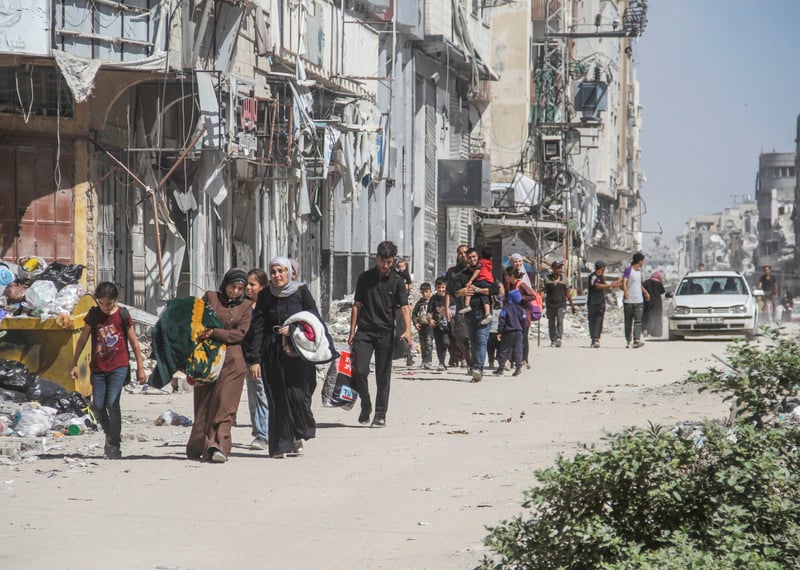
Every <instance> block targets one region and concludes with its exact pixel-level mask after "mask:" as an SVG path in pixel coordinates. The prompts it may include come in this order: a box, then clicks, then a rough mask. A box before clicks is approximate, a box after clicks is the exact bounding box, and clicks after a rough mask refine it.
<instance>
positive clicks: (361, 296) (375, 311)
mask: <svg viewBox="0 0 800 570" xmlns="http://www.w3.org/2000/svg"><path fill="white" fill-rule="evenodd" d="M396 256H397V246H396V245H395V244H393V243H392V242H390V241H382V242H381V243H379V244H378V252H377V256H376V264H375V267H373V268H372V269H368V270H367V271H364V272H363V273H362V274H361V275H359V277H358V281H357V282H356V292H355V295H354V297H353V309H352V311H351V314H350V336H349V337H348V339H347V343H348V344H349V345H350V346H351V348H352V358H353V381H354V384H355V388H356V391H358V393H359V395H360V396H361V415H360V416H358V422H359V423H360V424H363V425H366V424H368V423H369V417H370V414H372V401H371V399H370V396H369V382H368V379H367V378H368V376H369V363H370V361H371V360H372V353H373V351H374V352H375V381H376V384H377V387H378V388H377V392H376V394H375V417H374V418H373V420H372V426H373V427H384V426H385V425H386V410H387V408H388V407H389V385H390V382H391V377H392V350H393V348H394V332H395V310H396V309H398V308H400V309H401V311H402V314H403V324H404V326H405V330H404V332H403V333H402V334H401V335H400V338H401V339H403V341H405V342H407V343H408V344H409V345H410V344H411V310H410V307H409V305H408V290H407V289H406V285H405V281H404V280H403V278H402V277H400V276H399V275H398V274H397V272H396V271H394V270H393V265H394V258H395V257H396Z"/></svg>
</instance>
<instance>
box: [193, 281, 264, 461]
mask: <svg viewBox="0 0 800 570" xmlns="http://www.w3.org/2000/svg"><path fill="white" fill-rule="evenodd" d="M246 285H247V273H246V272H245V271H244V269H239V268H238V267H237V268H234V269H231V270H230V271H228V272H227V273H226V274H225V277H223V279H222V283H221V284H220V286H219V290H218V291H206V293H205V295H203V300H204V301H206V302H207V303H208V304H209V306H210V307H211V308H212V309H213V310H214V311H215V312H216V313H217V316H218V317H219V319H220V321H222V323H223V327H222V328H213V329H206V330H205V331H204V332H202V333H201V334H200V335H199V337H198V339H197V340H204V339H212V340H215V341H218V342H223V343H225V345H226V351H225V362H224V364H223V365H222V370H221V371H220V374H219V377H218V378H217V380H216V382H213V383H211V384H201V383H198V384H197V385H196V386H195V387H194V424H193V425H192V433H191V435H189V442H188V443H187V444H186V456H187V457H188V458H189V459H201V460H202V459H207V460H209V461H212V462H214V463H225V462H226V461H227V460H228V456H229V455H230V452H231V425H232V424H233V418H234V416H235V415H236V410H237V409H238V407H239V399H240V398H241V395H242V388H243V385H244V376H245V372H246V371H247V367H246V365H245V361H244V355H243V353H242V347H241V343H242V341H243V340H244V337H245V335H246V334H247V331H248V329H249V328H250V317H251V314H252V303H251V302H250V301H249V300H247V298H246V297H245V287H246Z"/></svg>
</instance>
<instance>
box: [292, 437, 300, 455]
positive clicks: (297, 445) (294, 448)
mask: <svg viewBox="0 0 800 570" xmlns="http://www.w3.org/2000/svg"><path fill="white" fill-rule="evenodd" d="M292 451H293V452H294V453H295V454H296V455H302V454H303V440H302V439H295V440H294V444H293V445H292Z"/></svg>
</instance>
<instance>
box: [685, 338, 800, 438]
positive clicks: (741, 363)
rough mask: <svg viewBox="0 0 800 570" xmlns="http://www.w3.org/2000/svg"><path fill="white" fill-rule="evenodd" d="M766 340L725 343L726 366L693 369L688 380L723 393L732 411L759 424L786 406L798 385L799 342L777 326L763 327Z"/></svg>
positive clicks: (799, 381)
mask: <svg viewBox="0 0 800 570" xmlns="http://www.w3.org/2000/svg"><path fill="white" fill-rule="evenodd" d="M765 332H766V335H767V337H768V339H769V342H768V344H767V345H766V346H760V345H758V344H757V343H754V342H752V341H744V340H737V341H735V342H733V343H731V344H730V345H728V348H727V353H728V354H729V357H730V362H729V367H728V368H724V369H721V368H716V367H714V368H710V369H708V370H707V371H705V372H693V373H691V374H690V376H689V380H690V381H691V382H695V383H698V384H701V386H700V391H703V390H711V391H712V392H714V393H724V394H727V395H726V396H725V398H723V400H724V401H730V400H733V406H732V412H733V413H732V415H733V417H734V419H741V420H743V421H747V422H753V423H755V424H757V425H763V424H764V423H765V422H766V421H769V420H770V419H771V418H773V417H774V415H775V414H776V413H777V412H780V411H782V410H784V409H785V408H786V405H787V400H789V399H790V398H793V397H794V396H795V395H796V394H797V391H798V387H800V343H798V338H796V337H795V338H790V337H787V336H786V335H784V334H783V332H782V330H781V329H779V328H773V329H767V330H766V331H765Z"/></svg>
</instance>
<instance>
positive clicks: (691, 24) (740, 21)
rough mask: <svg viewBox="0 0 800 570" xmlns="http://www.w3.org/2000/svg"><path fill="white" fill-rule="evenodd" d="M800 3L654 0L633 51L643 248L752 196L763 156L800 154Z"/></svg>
mask: <svg viewBox="0 0 800 570" xmlns="http://www.w3.org/2000/svg"><path fill="white" fill-rule="evenodd" d="M799 24H800V0H648V23H647V27H646V29H645V31H644V33H643V34H642V36H641V38H640V39H639V40H638V41H637V43H636V44H635V45H634V46H633V50H634V51H633V56H634V59H635V63H634V65H635V66H636V70H637V75H638V79H639V87H640V101H641V103H642V105H643V106H644V109H643V111H642V122H641V125H642V131H641V138H640V147H641V149H642V169H643V171H644V173H645V176H646V181H645V182H643V183H642V189H641V193H642V197H643V199H644V205H643V211H644V212H645V214H644V215H643V218H642V220H643V223H642V228H643V230H644V231H645V232H646V233H645V235H644V236H643V237H644V244H645V246H648V245H650V244H651V243H652V238H653V236H654V235H655V234H653V233H650V232H658V231H659V224H660V227H661V228H663V232H664V233H663V236H662V243H664V244H666V245H670V246H675V245H676V240H675V238H676V237H677V236H679V235H680V234H681V233H682V232H683V231H684V228H685V224H686V222H687V221H688V220H689V218H691V217H692V216H695V215H699V214H713V213H716V212H720V211H722V210H723V209H724V208H725V207H727V206H730V205H732V204H734V203H735V202H736V201H737V200H741V197H742V196H746V195H750V196H751V197H752V198H753V199H755V179H756V172H757V170H758V155H759V154H760V153H761V152H795V150H796V144H795V138H796V137H797V117H798V115H799V114H800V30H799V29H798V25H799Z"/></svg>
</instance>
